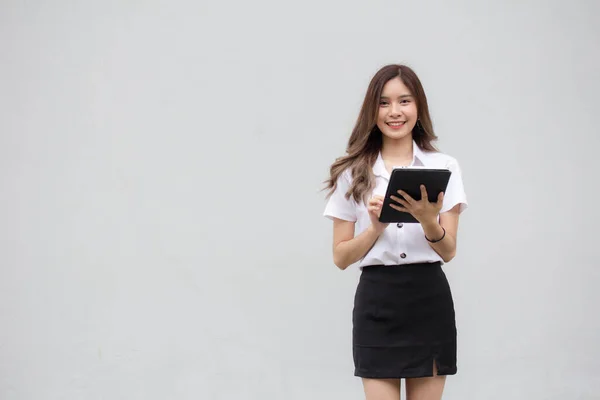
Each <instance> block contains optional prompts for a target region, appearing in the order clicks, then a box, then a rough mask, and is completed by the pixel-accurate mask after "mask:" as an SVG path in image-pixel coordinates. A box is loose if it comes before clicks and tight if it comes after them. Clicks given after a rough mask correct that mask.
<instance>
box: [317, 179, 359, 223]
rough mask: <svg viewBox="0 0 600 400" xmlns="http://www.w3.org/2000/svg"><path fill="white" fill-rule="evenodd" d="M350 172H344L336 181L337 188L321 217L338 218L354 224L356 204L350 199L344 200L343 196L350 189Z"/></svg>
mask: <svg viewBox="0 0 600 400" xmlns="http://www.w3.org/2000/svg"><path fill="white" fill-rule="evenodd" d="M350 184H351V176H350V171H349V170H346V171H344V172H343V173H341V174H340V176H339V177H338V179H337V186H336V188H335V190H334V192H333V193H332V194H331V196H330V197H329V199H328V200H327V204H326V206H325V211H324V212H323V215H324V216H325V217H327V218H329V219H332V220H333V218H339V219H343V220H345V221H352V222H356V220H357V217H356V202H355V201H354V199H353V198H352V197H350V198H349V199H347V198H346V196H345V194H346V192H347V191H348V190H349V189H350Z"/></svg>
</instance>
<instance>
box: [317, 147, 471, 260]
mask: <svg viewBox="0 0 600 400" xmlns="http://www.w3.org/2000/svg"><path fill="white" fill-rule="evenodd" d="M410 166H414V167H419V166H425V167H432V168H445V169H449V170H450V171H451V172H452V174H451V175H450V181H449V182H448V187H447V188H446V192H445V193H444V202H443V205H442V209H441V211H440V214H441V213H443V212H446V211H449V210H451V209H452V208H453V207H454V206H456V205H457V204H460V207H459V211H460V212H461V213H462V212H463V211H464V210H465V209H466V208H467V206H468V203H467V196H466V194H465V190H464V186H463V180H462V175H461V170H460V167H459V165H458V162H457V161H456V159H454V158H453V157H450V156H449V155H446V154H443V153H439V152H426V151H423V150H422V149H420V148H419V146H418V145H417V144H416V143H415V142H414V141H413V160H412V163H411V165H410ZM373 173H374V174H375V179H376V187H375V189H374V191H373V194H374V195H381V196H385V191H386V189H387V185H388V181H389V178H390V173H389V172H388V171H387V169H386V168H385V164H384V161H383V158H381V153H380V154H379V156H378V157H377V161H376V162H375V165H374V166H373ZM351 182H352V176H351V172H350V169H347V170H346V171H344V172H343V173H342V174H341V175H340V176H339V178H338V180H337V188H336V190H335V191H334V192H333V194H332V195H331V197H330V198H329V200H328V201H327V204H326V206H325V211H324V213H323V215H324V216H325V217H327V218H330V219H333V218H339V219H343V220H346V221H352V222H355V223H356V225H355V235H357V236H358V235H359V234H361V233H362V232H363V231H364V230H365V229H367V228H368V227H369V225H370V224H371V220H370V218H369V214H368V210H367V206H366V205H365V204H364V203H363V202H360V203H357V202H356V201H354V199H353V198H352V197H350V199H346V198H345V197H344V194H345V193H346V192H347V191H348V189H349V188H350V186H351ZM435 261H440V262H442V263H443V262H444V261H443V260H442V258H441V257H440V256H439V255H438V254H437V253H436V252H435V251H434V250H433V249H432V248H431V246H429V244H428V242H427V239H425V233H424V232H423V228H422V227H421V224H419V223H404V224H402V223H400V224H393V223H392V224H389V225H388V227H387V228H386V229H385V231H384V232H383V233H382V234H381V235H380V236H379V238H378V239H377V241H376V242H375V244H374V245H373V247H372V248H371V249H370V250H369V252H368V253H367V254H366V255H365V256H364V257H363V258H362V259H361V260H359V262H358V266H359V268H361V269H362V268H363V267H365V266H369V265H380V264H384V265H398V264H408V263H422V262H435Z"/></svg>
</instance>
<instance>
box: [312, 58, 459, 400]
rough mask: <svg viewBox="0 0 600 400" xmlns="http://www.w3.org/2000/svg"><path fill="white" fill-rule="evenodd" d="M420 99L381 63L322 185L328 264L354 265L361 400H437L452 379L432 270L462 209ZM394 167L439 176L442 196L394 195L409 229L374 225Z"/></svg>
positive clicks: (446, 317) (447, 248) (437, 278)
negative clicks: (441, 172) (328, 223)
mask: <svg viewBox="0 0 600 400" xmlns="http://www.w3.org/2000/svg"><path fill="white" fill-rule="evenodd" d="M436 139H437V136H436V135H435V134H434V131H433V128H432V123H431V118H430V116H429V108H428V105H427V98H426V96H425V92H424V90H423V87H422V85H421V82H420V80H419V78H418V77H417V75H416V74H415V73H414V71H413V70H412V69H410V68H409V67H407V66H404V65H388V66H385V67H383V68H382V69H381V70H379V71H378V72H377V73H376V74H375V76H374V77H373V79H372V80H371V82H370V84H369V87H368V89H367V93H366V96H365V99H364V102H363V105H362V108H361V110H360V114H359V116H358V120H357V122H356V125H355V127H354V129H353V131H352V135H351V136H350V140H349V142H348V147H347V154H346V155H345V156H343V157H341V158H339V159H337V160H336V161H335V162H334V163H333V165H332V166H331V170H330V174H331V175H330V178H329V180H328V181H327V189H329V193H328V196H327V197H328V201H327V205H326V208H325V212H324V215H325V216H326V217H328V218H330V219H332V220H333V261H334V263H335V265H337V266H338V267H339V268H340V269H342V270H343V269H346V268H347V267H348V266H350V265H352V264H354V263H358V266H359V268H360V269H361V276H360V281H359V283H358V287H357V290H356V295H355V299H354V310H353V314H352V323H353V329H352V346H353V356H354V366H355V369H354V375H355V376H358V377H361V378H362V380H363V386H364V390H365V394H366V398H367V400H387V399H390V400H392V399H393V400H398V399H399V398H400V387H401V383H400V382H401V379H405V383H406V393H407V397H408V400H434V399H435V400H438V399H440V398H441V396H442V392H443V389H444V385H445V377H446V376H447V375H453V374H456V372H457V367H456V325H455V315H454V303H453V299H452V294H451V291H450V287H449V285H448V281H447V279H446V276H445V274H444V272H443V270H442V265H443V264H444V263H447V262H449V261H450V260H452V258H453V257H454V256H455V254H456V243H457V231H458V219H459V214H460V213H461V212H462V211H463V210H465V209H466V208H467V199H466V195H465V192H464V188H463V182H462V177H461V170H460V168H459V165H458V162H457V161H456V159H454V158H452V157H450V156H448V155H446V154H443V153H441V152H439V151H438V150H437V149H436V148H435V147H434V146H433V144H432V142H433V141H435V140H436ZM395 166H414V167H418V166H425V167H434V168H446V169H449V170H450V171H451V172H452V174H451V177H450V181H449V183H448V187H447V189H446V192H445V193H443V194H440V196H439V197H438V198H437V199H427V198H426V195H427V193H426V192H425V190H424V188H422V196H423V198H422V199H421V200H420V201H416V200H415V199H413V198H411V197H410V196H408V195H407V194H406V193H403V192H400V193H399V194H400V195H402V196H403V198H404V200H403V199H401V198H400V197H393V200H394V201H395V202H396V203H395V204H394V203H392V204H391V205H390V207H394V208H396V209H398V210H403V211H407V212H409V213H411V214H412V215H413V216H414V217H415V218H416V219H417V221H418V223H404V224H401V223H400V224H384V223H381V222H379V219H378V218H379V215H380V213H381V209H382V206H383V195H384V194H385V191H386V188H387V183H388V180H389V177H390V172H391V171H392V169H393V167H395Z"/></svg>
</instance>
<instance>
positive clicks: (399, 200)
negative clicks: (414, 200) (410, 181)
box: [390, 195, 409, 207]
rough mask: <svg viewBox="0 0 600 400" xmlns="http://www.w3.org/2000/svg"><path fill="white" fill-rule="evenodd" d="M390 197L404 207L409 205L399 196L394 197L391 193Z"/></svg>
mask: <svg viewBox="0 0 600 400" xmlns="http://www.w3.org/2000/svg"><path fill="white" fill-rule="evenodd" d="M390 199H392V200H394V201H395V202H396V203H400V204H402V205H403V206H404V207H408V206H409V204H408V202H406V201H404V200H402V199H401V198H400V197H396V196H394V195H392V196H390Z"/></svg>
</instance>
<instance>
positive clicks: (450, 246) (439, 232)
mask: <svg viewBox="0 0 600 400" xmlns="http://www.w3.org/2000/svg"><path fill="white" fill-rule="evenodd" d="M421 226H422V227H423V231H424V232H425V236H426V237H427V238H428V239H429V240H432V241H434V242H435V243H432V242H430V241H428V243H429V246H430V247H431V248H432V249H433V250H434V251H435V252H436V253H437V254H439V256H440V257H442V259H443V260H444V262H448V261H450V260H452V259H453V258H454V256H455V255H456V238H455V237H454V236H452V234H450V233H449V232H446V233H445V235H444V229H443V228H442V226H441V225H440V224H439V223H438V221H437V220H436V221H431V222H428V223H424V224H421ZM441 237H443V239H442V240H440V241H439V242H438V241H437V240H438V239H440V238H441Z"/></svg>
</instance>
